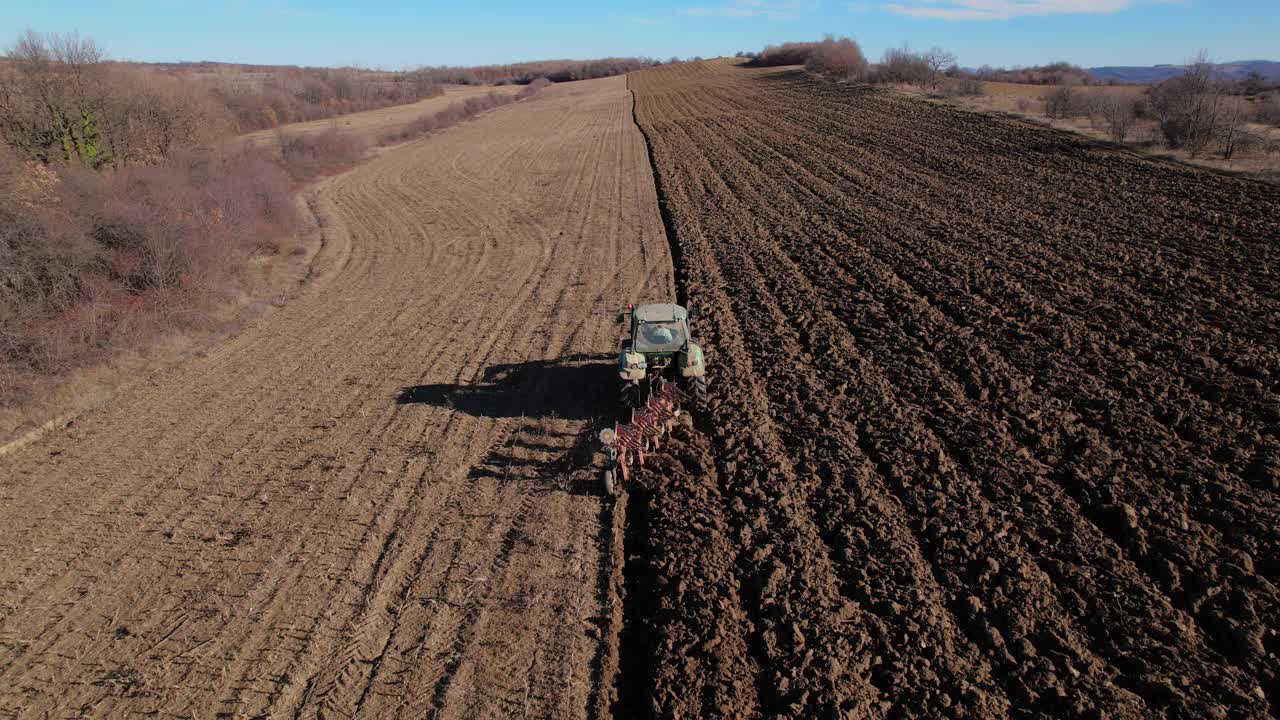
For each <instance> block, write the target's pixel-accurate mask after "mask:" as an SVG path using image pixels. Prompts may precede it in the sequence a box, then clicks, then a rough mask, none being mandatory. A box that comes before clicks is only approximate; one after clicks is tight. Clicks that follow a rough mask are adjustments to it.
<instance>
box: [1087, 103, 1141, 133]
mask: <svg viewBox="0 0 1280 720" xmlns="http://www.w3.org/2000/svg"><path fill="white" fill-rule="evenodd" d="M1095 112H1096V113H1097V115H1098V116H1099V117H1101V119H1102V122H1103V126H1104V127H1105V128H1106V130H1107V134H1108V135H1109V136H1110V137H1111V139H1112V141H1114V142H1118V143H1122V142H1124V141H1125V140H1126V139H1128V137H1129V132H1130V131H1131V130H1133V125H1134V123H1135V122H1137V119H1138V115H1137V113H1136V112H1135V108H1134V101H1133V98H1130V97H1126V96H1124V95H1104V96H1101V97H1098V98H1097V100H1096V102H1095Z"/></svg>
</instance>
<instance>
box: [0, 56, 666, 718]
mask: <svg viewBox="0 0 1280 720" xmlns="http://www.w3.org/2000/svg"><path fill="white" fill-rule="evenodd" d="M447 100H448V98H446V101H447ZM651 178H652V175H651V172H650V167H649V163H648V160H647V159H646V156H645V147H644V143H643V140H642V139H641V136H640V134H639V132H638V131H637V129H636V128H635V126H634V124H633V123H632V117H631V98H630V95H629V93H628V92H627V90H626V86H625V80H624V79H623V78H621V77H616V78H610V79H605V80H598V81H586V82H580V83H572V84H566V85H560V86H556V87H554V88H549V89H548V90H546V91H544V92H543V93H541V94H540V95H539V97H538V98H537V99H536V100H533V101H529V102H524V103H519V104H518V105H513V106H509V107H507V108H503V109H500V110H497V111H495V112H492V113H488V114H486V115H484V116H483V117H481V118H478V119H476V120H474V121H472V122H469V123H466V124H464V125H460V126H458V127H455V128H452V129H450V130H448V131H445V132H443V133H440V134H438V135H435V136H433V137H431V138H429V139H426V140H424V141H421V142H417V143H412V144H409V145H406V146H403V147H401V148H399V149H397V150H396V151H395V152H393V153H388V154H385V155H382V156H381V157H379V158H377V159H375V160H373V161H371V162H369V163H367V164H365V165H362V166H360V167H359V168H357V169H355V170H354V171H352V172H349V173H347V174H345V175H342V176H339V177H335V178H333V179H331V180H329V181H327V182H326V183H325V184H324V185H323V186H322V187H321V189H320V190H319V191H318V193H317V194H316V195H315V197H314V199H313V204H314V205H315V206H316V208H317V210H318V213H319V215H320V218H321V224H322V231H323V234H324V245H323V248H322V249H321V250H320V252H319V255H318V256H317V258H316V261H315V263H314V265H313V268H312V274H311V278H310V280H309V283H308V285H307V286H306V287H305V288H304V289H303V290H302V291H301V293H300V294H299V295H298V297H296V298H295V299H294V300H293V301H292V302H290V303H289V304H288V305H286V306H284V307H283V308H280V309H278V310H277V311H275V312H273V313H271V314H268V315H266V316H265V317H263V318H261V319H260V320H259V321H257V322H256V323H255V324H254V325H252V326H251V327H249V328H248V329H247V330H245V331H244V332H243V333H242V334H240V335H239V336H237V337H236V338H234V339H231V340H229V341H227V342H225V343H223V344H220V345H218V346H216V347H215V348H213V349H212V350H210V351H209V352H208V353H207V354H206V355H205V356H203V357H200V358H197V359H194V360H192V361H190V362H187V363H184V364H182V365H179V366H177V367H175V368H173V369H171V370H169V371H166V372H163V373H161V374H159V375H157V376H154V377H152V378H149V379H148V380H147V381H146V382H145V383H142V384H140V386H138V387H135V388H133V389H131V390H128V391H126V392H122V393H121V395H120V396H118V397H117V398H116V399H115V400H114V401H113V402H111V403H110V404H109V405H108V406H107V407H105V408H103V409H102V410H99V411H97V412H93V413H90V414H88V415H86V416H84V417H81V418H79V419H77V420H76V421H75V422H74V423H73V424H72V425H71V427H69V428H67V429H66V430H65V431H62V432H57V433H52V434H48V435H45V436H43V437H41V438H40V439H38V440H37V441H35V442H32V443H30V444H27V445H25V446H23V447H21V448H19V449H17V450H15V451H13V452H11V453H9V454H8V455H6V456H4V457H2V458H0V498H3V507H4V514H5V522H4V523H3V527H0V547H3V548H4V551H3V554H2V555H0V716H2V717H19V718H46V717H54V718H82V717H147V716H152V715H160V716H165V717H196V718H213V717H353V716H358V717H424V716H431V717H440V718H485V717H488V718H509V717H583V716H586V715H588V714H590V713H591V712H592V711H593V708H597V707H598V706H602V705H606V704H607V702H608V689H607V687H606V686H607V685H608V682H607V680H608V678H611V673H610V672H609V670H608V668H609V667H610V665H609V663H610V662H611V660H610V659H609V657H608V652H609V649H610V648H611V647H612V644H611V643H610V642H608V641H607V639H606V638H607V637H608V636H609V634H610V633H611V632H612V630H611V628H616V622H615V620H614V619H613V615H614V613H613V611H612V609H611V607H610V606H609V603H608V599H607V598H608V597H609V595H610V593H609V592H608V587H609V582H610V581H609V577H608V568H609V567H611V566H612V564H611V563H609V562H607V560H608V557H609V553H611V552H612V549H611V548H612V546H611V538H612V526H611V525H610V521H609V518H610V516H609V506H608V505H606V504H605V503H604V502H603V499H602V498H601V497H600V496H599V495H598V487H599V483H598V476H597V475H596V474H594V473H591V472H589V471H587V470H584V468H587V467H588V466H589V462H587V461H584V460H583V459H582V456H583V454H584V452H585V453H587V454H589V451H587V450H586V449H585V448H586V447H587V441H588V439H589V438H590V437H591V435H592V432H593V429H594V426H593V423H594V421H595V419H596V418H597V417H601V416H602V415H605V414H607V413H608V412H609V411H610V410H611V408H609V407H608V406H607V405H605V406H603V407H602V406H601V405H600V404H599V403H598V402H597V400H598V399H599V398H609V397H611V395H612V393H611V392H610V391H609V390H608V389H606V390H605V391H604V392H603V393H602V394H600V395H596V394H594V393H593V392H590V391H587V392H584V391H583V390H584V388H593V387H595V386H597V385H601V384H602V383H603V384H605V385H607V384H608V382H609V372H608V368H609V362H608V360H607V357H608V354H609V353H611V352H613V351H614V350H615V347H614V344H615V339H616V333H617V330H616V326H615V325H614V323H613V315H612V311H613V310H614V309H615V305H616V303H617V302H618V299H619V298H627V297H630V298H637V299H639V298H643V297H645V296H651V297H655V298H661V297H664V296H666V295H668V294H669V292H670V288H671V285H672V279H671V269H670V268H671V261H670V257H669V254H668V246H667V243H666V240H665V237H664V235H663V233H662V228H661V224H660V220H659V217H658V210H657V206H656V199H655V195H654V190H653V184H652V179H651ZM600 357H605V358H606V359H605V360H604V361H600V360H598V358H600ZM606 402H607V400H606Z"/></svg>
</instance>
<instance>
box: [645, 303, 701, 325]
mask: <svg viewBox="0 0 1280 720" xmlns="http://www.w3.org/2000/svg"><path fill="white" fill-rule="evenodd" d="M631 313H632V314H633V315H635V318H636V320H638V321H640V322H671V321H672V320H684V319H686V318H687V317H688V316H689V314H688V313H687V312H685V309H684V308H683V307H681V306H679V305H674V304H672V303H654V304H651V305H637V306H636V308H635V309H634V310H632V311H631Z"/></svg>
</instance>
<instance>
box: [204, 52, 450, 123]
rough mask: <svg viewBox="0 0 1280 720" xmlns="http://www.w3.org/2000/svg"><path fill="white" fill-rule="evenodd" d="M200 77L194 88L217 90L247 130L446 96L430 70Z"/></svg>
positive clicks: (224, 70)
mask: <svg viewBox="0 0 1280 720" xmlns="http://www.w3.org/2000/svg"><path fill="white" fill-rule="evenodd" d="M196 78H197V80H196V82H195V83H192V84H194V85H199V86H201V87H207V88H209V89H210V90H212V92H213V93H214V94H215V95H216V96H217V97H218V98H219V100H220V101H221V102H222V103H223V104H224V105H225V106H226V107H227V108H228V109H229V110H230V111H231V113H232V115H233V116H234V118H235V122H236V126H237V128H238V129H239V130H240V131H241V132H249V131H252V130H264V129H269V128H273V127H277V126H278V125H282V124H286V123H293V122H305V121H310V120H323V119H325V118H331V117H336V116H338V115H345V114H348V113H353V112H361V111H365V110H376V109H378V108H383V107H389V106H392V105H403V104H406V103H411V102H417V101H418V100H423V99H426V98H430V97H436V96H438V95H441V94H442V93H443V92H444V90H443V88H442V87H440V84H439V83H438V82H437V81H435V80H434V79H432V78H431V77H430V76H429V74H428V73H427V72H425V71H409V72H385V71H371V70H360V69H356V68H264V69H261V70H259V71H256V72H246V70H245V68H243V67H242V66H226V67H219V68H217V70H216V71H214V72H209V73H205V74H200V75H196Z"/></svg>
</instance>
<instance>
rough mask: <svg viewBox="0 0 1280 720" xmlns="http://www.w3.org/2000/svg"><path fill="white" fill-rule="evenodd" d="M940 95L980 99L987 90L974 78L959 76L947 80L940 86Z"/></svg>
mask: <svg viewBox="0 0 1280 720" xmlns="http://www.w3.org/2000/svg"><path fill="white" fill-rule="evenodd" d="M942 94H943V95H946V96H947V97H982V96H983V95H986V94H987V88H986V86H984V85H983V84H982V81H981V80H979V79H977V78H975V77H968V76H961V77H955V78H947V79H946V81H945V82H944V83H943V86H942Z"/></svg>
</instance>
